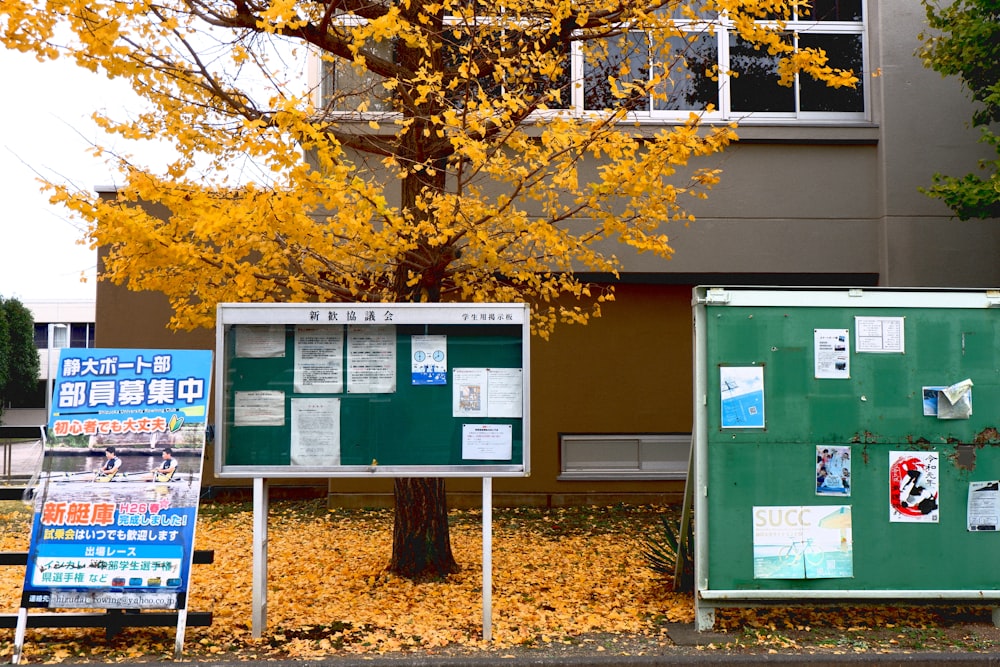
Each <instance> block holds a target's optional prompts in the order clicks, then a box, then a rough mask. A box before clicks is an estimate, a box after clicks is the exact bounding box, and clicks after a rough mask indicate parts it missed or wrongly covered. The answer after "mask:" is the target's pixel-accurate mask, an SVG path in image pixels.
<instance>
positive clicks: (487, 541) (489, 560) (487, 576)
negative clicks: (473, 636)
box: [483, 477, 493, 642]
mask: <svg viewBox="0 0 1000 667" xmlns="http://www.w3.org/2000/svg"><path fill="white" fill-rule="evenodd" d="M492 639H493V478H492V477H483V641H487V642H488V641H491V640H492Z"/></svg>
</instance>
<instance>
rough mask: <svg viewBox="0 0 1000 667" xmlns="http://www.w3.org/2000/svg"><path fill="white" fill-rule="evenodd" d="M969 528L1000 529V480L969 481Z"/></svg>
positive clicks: (979, 529)
mask: <svg viewBox="0 0 1000 667" xmlns="http://www.w3.org/2000/svg"><path fill="white" fill-rule="evenodd" d="M968 523H969V530H970V531H974V532H997V531H1000V481H997V480H993V481H991V482H969V510H968Z"/></svg>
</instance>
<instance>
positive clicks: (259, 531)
mask: <svg viewBox="0 0 1000 667" xmlns="http://www.w3.org/2000/svg"><path fill="white" fill-rule="evenodd" d="M268 490H269V485H268V482H267V480H266V479H264V478H263V477H254V479H253V600H252V602H253V624H252V635H253V637H254V639H259V638H260V637H261V635H263V634H264V629H265V628H266V627H267V515H268Z"/></svg>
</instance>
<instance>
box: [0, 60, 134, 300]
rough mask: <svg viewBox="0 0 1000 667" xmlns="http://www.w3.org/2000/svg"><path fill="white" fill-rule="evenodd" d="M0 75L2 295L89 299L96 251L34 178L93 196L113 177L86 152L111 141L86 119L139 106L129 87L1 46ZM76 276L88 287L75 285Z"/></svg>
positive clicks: (92, 292) (93, 287)
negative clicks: (65, 184)
mask: <svg viewBox="0 0 1000 667" xmlns="http://www.w3.org/2000/svg"><path fill="white" fill-rule="evenodd" d="M0 72H2V74H0V81H2V83H3V90H5V91H6V93H5V94H4V96H3V101H2V102H0V183H2V184H3V191H2V200H3V208H2V213H0V216H2V218H0V219H2V220H3V224H2V229H3V241H2V242H0V296H2V297H4V298H11V297H14V298H17V299H19V300H21V301H34V300H49V299H72V300H79V299H94V298H95V295H96V264H97V255H96V251H92V250H88V249H87V248H86V246H82V245H78V244H77V243H76V241H77V240H79V239H80V238H81V234H80V231H79V229H78V227H79V222H78V221H75V220H74V219H73V218H72V217H71V215H70V213H69V211H67V210H66V209H64V208H62V207H61V206H53V205H51V204H49V203H48V195H46V194H44V193H42V192H41V190H40V188H41V185H40V184H39V183H38V181H37V179H38V174H42V175H44V176H46V177H47V178H50V179H52V180H56V181H60V182H72V183H75V184H76V185H77V186H79V187H81V188H83V189H86V190H90V191H93V190H94V189H95V188H96V187H97V186H105V185H113V184H114V183H115V182H116V177H115V174H114V172H113V171H112V170H111V169H110V168H109V167H108V166H107V165H106V164H104V162H103V161H102V160H99V159H98V158H95V157H93V156H91V155H90V154H89V153H88V148H89V146H90V145H91V144H92V143H100V144H102V145H108V144H109V143H111V141H112V140H110V139H109V138H107V137H106V136H105V135H103V133H101V132H100V131H99V130H98V128H97V126H96V125H94V123H93V122H92V121H91V120H90V115H91V113H92V112H93V111H94V110H96V109H107V111H108V112H109V113H111V114H113V115H114V114H116V113H117V112H118V111H120V110H126V109H132V110H137V109H139V108H140V106H141V105H140V102H139V100H138V98H137V97H136V96H135V95H133V94H132V92H131V91H130V90H129V89H128V87H127V86H124V85H122V84H120V83H115V82H112V81H109V80H108V79H107V78H106V77H101V76H98V75H96V74H92V73H90V72H87V71H85V70H83V69H81V68H79V67H76V66H75V65H73V64H72V63H70V62H68V61H67V62H62V61H55V62H45V63H39V62H38V61H37V60H35V58H34V57H33V56H29V55H26V54H22V53H18V52H15V51H8V50H6V49H3V48H0ZM130 150H134V151H136V152H137V154H138V155H140V156H142V153H141V152H138V150H137V149H130ZM151 155H152V154H151ZM81 275H84V276H86V278H87V282H85V283H82V282H80V276H81Z"/></svg>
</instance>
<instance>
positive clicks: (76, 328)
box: [3, 300, 96, 426]
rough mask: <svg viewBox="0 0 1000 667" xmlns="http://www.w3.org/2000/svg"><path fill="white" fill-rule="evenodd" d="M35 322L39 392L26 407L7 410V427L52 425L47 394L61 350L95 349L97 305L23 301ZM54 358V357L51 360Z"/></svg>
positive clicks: (69, 301)
mask: <svg viewBox="0 0 1000 667" xmlns="http://www.w3.org/2000/svg"><path fill="white" fill-rule="evenodd" d="M22 303H23V304H24V305H25V307H26V308H28V310H30V311H31V315H32V318H33V319H34V322H35V347H36V348H38V361H39V364H38V365H39V377H38V391H37V392H36V393H35V395H34V396H33V397H32V398H31V400H30V401H29V402H28V404H26V405H17V406H14V407H10V408H6V409H4V413H3V424H4V425H5V426H36V425H39V424H45V423H47V422H48V415H47V410H46V403H45V391H46V386H47V385H48V380H49V378H50V377H52V376H53V375H54V374H55V372H56V366H55V364H56V361H57V360H58V358H59V350H60V349H61V348H64V347H94V344H95V340H96V337H95V334H96V330H95V325H94V321H95V313H96V301H90V300H79V301H77V300H72V301H71V300H66V301H62V300H38V301H23V302H22ZM50 355H51V356H50Z"/></svg>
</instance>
